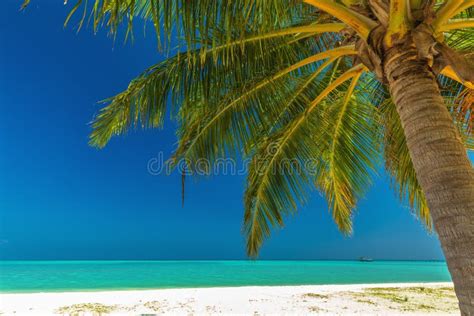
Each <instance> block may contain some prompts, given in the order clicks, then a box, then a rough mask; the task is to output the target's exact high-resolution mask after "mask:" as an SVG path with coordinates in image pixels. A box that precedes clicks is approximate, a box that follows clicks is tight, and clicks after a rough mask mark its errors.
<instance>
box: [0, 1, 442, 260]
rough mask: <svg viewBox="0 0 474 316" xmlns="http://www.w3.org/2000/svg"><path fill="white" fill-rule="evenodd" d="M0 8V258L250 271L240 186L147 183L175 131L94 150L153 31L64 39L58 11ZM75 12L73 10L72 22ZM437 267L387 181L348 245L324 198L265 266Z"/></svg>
mask: <svg viewBox="0 0 474 316" xmlns="http://www.w3.org/2000/svg"><path fill="white" fill-rule="evenodd" d="M20 3H21V1H19V0H2V1H1V3H0V106H1V113H2V114H1V116H0V126H1V131H0V258H2V259H244V258H245V253H244V248H245V247H244V239H243V237H242V234H241V224H242V214H243V205H242V204H243V202H242V201H243V190H244V184H245V177H243V176H215V177H212V178H209V179H200V180H199V181H188V182H187V193H186V201H185V205H184V207H181V196H180V192H181V183H180V176H179V175H177V174H174V175H171V176H165V175H158V176H154V175H151V174H150V173H149V172H148V171H147V164H148V161H149V160H150V159H152V158H154V157H157V155H158V154H159V153H160V152H164V153H165V155H169V154H170V153H171V152H172V150H173V148H174V146H175V142H176V139H175V136H174V130H173V126H172V125H170V124H168V125H167V126H166V128H165V129H164V130H161V131H159V130H148V131H140V130H138V131H134V132H131V133H130V134H128V135H127V136H124V137H118V138H114V139H113V140H112V141H111V143H110V144H109V145H108V146H107V147H106V148H105V149H103V150H100V151H99V150H97V149H94V148H91V147H89V146H88V145H87V140H88V133H89V132H90V126H89V125H88V123H89V122H90V121H91V119H92V117H93V115H94V114H95V113H97V111H98V109H100V105H99V104H98V103H97V101H99V100H102V99H104V98H106V97H109V96H111V95H113V94H115V93H118V92H120V91H121V90H122V89H125V88H126V87H127V84H128V82H129V81H130V80H131V79H133V78H134V77H135V76H136V75H138V74H139V73H140V72H141V71H142V70H144V69H145V68H146V67H149V66H151V65H153V64H154V63H157V62H159V61H160V60H162V59H163V58H164V56H163V55H161V54H160V53H159V52H158V51H157V50H156V43H155V40H154V37H153V36H152V33H151V32H152V29H151V28H149V29H148V34H147V36H146V37H144V36H143V32H141V31H142V28H140V27H137V28H136V30H135V35H136V36H135V37H136V38H135V42H134V43H133V44H132V43H127V44H124V43H123V41H122V38H119V39H118V40H117V41H116V42H115V43H114V42H113V40H112V39H111V38H110V37H107V34H106V31H105V30H102V31H101V32H99V34H97V35H93V33H92V31H91V29H90V28H86V29H83V30H82V31H81V32H80V33H79V34H76V32H75V30H74V27H73V25H71V26H69V27H68V28H66V29H64V28H63V26H62V25H63V22H64V18H65V16H66V14H67V12H68V11H67V8H65V7H64V6H63V5H62V1H58V0H32V1H31V3H32V4H31V6H30V7H29V8H28V10H27V11H26V12H19V11H18V8H19V6H20ZM70 7H71V4H69V8H70ZM359 256H369V257H373V258H377V259H442V258H443V255H442V252H441V249H440V246H439V242H438V240H437V238H436V236H434V235H429V234H428V233H427V232H426V231H425V230H424V228H423V227H422V225H421V223H420V222H418V221H417V220H416V219H415V218H414V216H413V215H412V214H411V213H410V211H409V209H408V208H406V207H404V206H403V205H401V204H400V203H399V202H398V200H397V197H396V194H395V193H394V192H393V191H391V190H390V181H389V180H388V179H387V176H386V175H385V174H384V172H383V170H382V169H381V170H380V177H379V178H377V179H375V180H374V184H373V186H372V187H371V188H370V190H369V191H368V194H367V196H366V198H365V199H363V200H362V201H361V202H360V203H359V206H358V209H357V215H356V217H355V227H354V235H353V236H352V237H351V238H347V237H343V236H341V235H340V234H339V233H338V231H337V229H336V227H335V225H334V224H333V223H332V221H331V218H330V215H329V214H328V211H327V207H326V203H325V202H324V200H323V198H322V197H321V196H320V195H319V194H318V193H317V192H315V193H314V196H313V198H312V199H311V200H310V201H309V202H308V204H306V205H305V206H304V207H301V208H300V210H299V214H298V215H297V216H295V217H293V218H290V219H288V221H287V225H286V227H285V228H284V229H283V230H280V231H276V232H275V233H274V234H273V236H272V238H271V239H270V240H269V241H268V242H267V243H266V244H265V245H264V247H263V249H262V252H261V258H263V259H354V258H358V257H359Z"/></svg>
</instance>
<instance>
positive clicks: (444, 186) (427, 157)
mask: <svg viewBox="0 0 474 316" xmlns="http://www.w3.org/2000/svg"><path fill="white" fill-rule="evenodd" d="M384 71H385V75H386V77H387V80H388V83H389V87H390V92H391V95H392V98H393V100H394V102H395V104H396V107H397V111H398V114H399V115H400V119H401V122H402V126H403V129H404V132H405V137H406V141H407V144H408V148H409V151H410V156H411V159H412V161H413V164H414V167H415V171H416V175H417V178H418V181H419V182H420V185H421V187H422V189H423V192H424V193H425V196H426V200H427V202H428V206H429V208H430V212H431V216H432V218H433V223H434V226H435V230H436V232H437V233H438V236H439V240H440V242H441V246H442V248H443V251H444V255H445V257H446V262H447V264H448V268H449V271H450V273H451V277H452V279H453V282H454V286H455V291H456V295H457V297H458V300H459V307H460V310H461V313H462V314H463V315H474V170H473V168H472V165H471V162H470V161H469V158H468V156H467V153H466V149H465V147H464V145H463V144H462V142H461V139H460V137H459V134H458V132H457V130H456V127H455V126H454V124H453V121H452V118H451V115H450V114H449V112H448V109H447V107H446V105H445V104H444V101H443V98H442V97H441V95H440V91H439V89H438V85H437V82H436V77H435V75H434V74H433V72H432V71H431V69H430V67H429V66H428V62H427V61H425V60H420V59H419V58H418V55H417V51H416V50H415V48H413V46H410V47H395V48H392V49H390V50H389V51H388V52H387V54H386V56H385V61H384Z"/></svg>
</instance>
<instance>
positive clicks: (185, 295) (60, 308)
mask: <svg viewBox="0 0 474 316" xmlns="http://www.w3.org/2000/svg"><path fill="white" fill-rule="evenodd" d="M452 286H453V285H452V283H393V284H371V285H368V284H357V285H310V286H249V287H225V288H224V287H222V288H192V289H160V290H135V291H134V290H130V291H104V292H63V293H28V294H0V313H1V315H140V314H147V315H150V314H152V315H153V314H167V315H213V314H225V315H229V314H233V315H283V314H287V315H308V314H330V315H368V314H370V315H401V314H402V315H426V314H429V315H458V314H459V312H458V310H457V300H456V297H455V295H454V291H453V287H452Z"/></svg>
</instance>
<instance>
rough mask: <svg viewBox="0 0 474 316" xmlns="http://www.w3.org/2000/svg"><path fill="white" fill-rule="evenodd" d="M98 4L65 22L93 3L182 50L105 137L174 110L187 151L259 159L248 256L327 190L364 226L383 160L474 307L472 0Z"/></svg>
mask: <svg viewBox="0 0 474 316" xmlns="http://www.w3.org/2000/svg"><path fill="white" fill-rule="evenodd" d="M28 2H29V1H27V2H26V3H25V5H26V4H28ZM91 2H92V3H91V4H92V5H89V6H88V5H87V3H84V4H83V3H82V1H79V2H78V3H77V4H76V5H75V6H74V7H73V9H72V11H71V14H70V15H69V16H68V18H67V21H68V20H69V18H70V17H71V15H72V14H73V13H74V12H76V11H77V10H84V11H83V13H80V16H82V18H81V19H80V24H79V27H80V26H82V22H83V21H85V20H86V21H87V19H86V16H87V15H88V14H87V12H88V10H91V12H90V17H91V20H92V22H93V28H94V30H97V29H98V28H99V27H100V26H101V25H105V26H106V27H107V28H108V29H109V31H110V32H111V34H112V35H113V36H116V35H117V33H118V31H119V30H121V29H122V30H124V29H125V30H126V37H129V36H131V35H133V21H134V19H135V18H136V17H139V18H142V19H144V20H146V21H151V23H152V24H153V25H154V29H155V33H156V36H157V39H158V43H159V45H160V47H161V48H162V49H165V50H167V51H168V52H171V53H174V56H173V57H170V58H168V59H166V60H165V61H163V62H161V63H158V64H156V65H153V66H152V67H150V68H149V69H147V70H146V71H144V72H143V73H142V74H141V75H140V76H139V77H138V78H136V79H134V80H133V81H131V83H130V85H129V86H128V88H127V89H126V90H125V91H123V92H122V93H120V94H118V95H116V96H114V97H112V98H110V99H108V100H107V101H106V106H105V107H104V108H103V109H102V110H101V112H100V113H99V114H98V115H97V117H96V118H95V120H94V122H93V132H92V134H91V138H90V143H91V144H92V145H93V146H97V147H103V146H105V145H106V144H107V142H108V141H109V140H110V138H111V137H112V136H113V135H119V134H124V133H126V132H127V131H128V130H129V129H131V128H134V127H143V128H158V127H161V126H162V125H163V121H164V117H165V114H166V113H167V111H169V113H170V114H171V117H172V118H173V119H175V120H176V122H177V126H178V132H177V135H178V139H179V142H178V146H177V149H176V152H175V153H174V155H173V157H172V161H173V162H175V163H176V162H177V161H179V160H183V161H185V163H186V165H187V168H188V169H189V170H193V169H194V168H196V167H195V166H196V162H199V161H200V160H202V159H207V161H210V162H211V163H212V162H214V161H216V159H218V158H221V157H229V156H230V157H242V158H251V159H252V160H251V161H252V162H251V163H250V166H249V171H248V182H247V187H246V192H245V202H244V204H245V215H244V232H245V235H246V237H247V252H248V254H249V255H250V256H256V255H257V254H258V250H259V248H260V246H261V245H262V242H263V241H264V239H265V238H267V237H268V236H269V234H270V230H271V229H272V227H280V226H283V220H284V218H285V217H286V216H287V215H289V214H293V213H295V212H296V210H297V206H298V205H301V203H303V202H304V200H305V197H306V196H307V195H308V194H309V193H310V192H311V190H312V189H314V188H316V189H317V190H319V191H320V192H321V193H322V194H323V195H324V196H325V197H326V199H327V202H328V205H329V208H330V210H331V212H332V216H333V218H334V221H335V223H336V224H337V226H338V227H339V229H340V230H341V231H342V232H343V233H345V234H350V233H351V230H352V225H351V219H352V216H353V213H354V209H355V207H356V203H357V200H358V199H359V198H360V197H361V196H362V194H363V193H364V191H365V190H366V189H367V187H368V186H369V184H370V181H371V177H372V176H373V175H374V170H375V169H376V168H377V164H378V162H379V161H380V160H381V159H384V161H385V167H386V169H387V171H388V173H389V174H390V175H391V176H392V178H393V185H394V188H395V189H396V190H397V191H398V193H399V195H400V198H401V199H402V200H405V199H407V200H408V201H409V203H410V205H411V207H412V209H413V210H414V211H415V212H416V214H418V215H419V217H420V218H421V219H422V220H423V221H424V222H425V223H426V226H427V227H428V228H429V229H430V228H431V226H432V223H433V226H434V228H435V230H436V232H437V234H438V236H439V239H440V242H441V245H442V248H443V251H444V254H445V257H446V261H447V264H448V267H449V271H450V273H451V276H452V279H453V282H454V285H455V291H456V294H457V297H458V299H459V306H460V310H461V312H462V314H464V315H474V172H473V169H472V165H471V162H470V160H469V158H468V156H467V153H466V150H467V149H472V148H474V146H473V145H474V139H473V137H472V127H473V118H472V113H473V112H472V111H473V100H474V68H473V67H472V61H473V60H474V59H473V46H474V31H473V29H472V27H474V20H473V13H474V10H473V9H472V6H473V5H474V1H473V0H438V1H434V0H431V1H430V0H425V1H422V0H401V1H400V0H339V1H337V0H304V1H301V0H299V1H298V0H286V1H280V0H278V1H275V0H232V1H219V0H200V1H190V0H160V1H158V0H94V1H91ZM67 21H66V22H67ZM122 24H125V25H124V27H121V25H122ZM176 36H178V37H179V38H180V41H179V43H180V44H179V45H178V47H177V48H173V49H172V48H170V44H171V37H173V38H174V37H176ZM167 104H170V109H169V110H168V109H167ZM288 161H290V162H291V163H288ZM307 162H311V168H302V167H307V166H306V164H307ZM201 165H202V164H201ZM208 167H209V166H208Z"/></svg>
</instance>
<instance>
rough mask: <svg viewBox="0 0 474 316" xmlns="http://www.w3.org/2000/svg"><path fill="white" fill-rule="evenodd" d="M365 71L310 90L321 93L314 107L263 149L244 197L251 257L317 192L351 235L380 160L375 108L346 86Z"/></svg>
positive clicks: (321, 81) (327, 77) (326, 78)
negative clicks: (358, 207)
mask: <svg viewBox="0 0 474 316" xmlns="http://www.w3.org/2000/svg"><path fill="white" fill-rule="evenodd" d="M361 70H362V68H361V67H356V68H352V69H350V70H349V71H348V72H345V73H344V74H342V75H340V76H338V77H337V78H336V79H335V80H334V82H332V83H331V82H330V81H332V77H333V73H332V72H326V73H324V74H323V75H324V79H319V80H318V82H317V84H318V88H317V89H314V88H313V89H314V90H311V91H313V92H314V91H315V90H316V92H317V96H315V98H314V99H313V101H312V102H311V103H309V104H308V105H307V106H306V107H305V108H304V109H303V110H302V111H301V112H300V113H299V114H297V115H295V116H294V117H293V119H292V121H291V122H290V123H289V124H285V125H282V128H281V129H279V130H277V131H275V132H274V133H273V134H271V136H270V137H268V138H266V139H263V140H262V141H260V142H259V143H258V148H257V149H256V153H255V156H254V159H253V162H252V164H251V168H250V170H249V176H248V187H247V189H246V194H245V215H244V231H245V234H246V236H247V252H248V254H249V255H251V256H256V255H257V253H258V250H259V248H260V246H261V245H262V243H263V241H264V239H265V238H267V237H268V236H269V234H270V230H271V227H272V226H282V225H283V218H284V217H285V216H286V215H288V214H292V213H294V212H295V211H296V209H297V205H298V204H299V203H304V201H305V197H306V193H307V191H308V190H310V189H311V188H312V187H314V186H316V188H318V189H320V190H321V191H322V192H323V193H324V194H325V195H326V198H327V199H328V203H329V204H330V207H331V209H332V213H333V216H334V219H335V221H336V223H337V224H338V226H339V228H340V229H341V230H342V231H344V232H346V233H349V232H350V219H351V213H352V209H353V208H354V207H355V203H356V200H357V198H358V197H360V194H361V193H362V191H363V190H364V189H365V187H366V185H367V184H368V182H369V180H368V179H370V174H371V171H372V170H373V168H374V165H375V164H374V157H376V156H377V155H376V151H375V148H376V146H375V144H374V140H375V139H376V137H375V134H374V132H375V131H376V128H375V126H374V122H376V120H374V114H375V112H374V108H373V107H372V106H371V105H369V104H367V103H364V102H359V101H358V100H355V97H354V96H353V93H352V91H353V90H354V88H355V86H352V85H350V86H349V87H345V86H344V83H345V82H346V81H347V80H349V79H351V78H353V77H356V78H358V77H359V76H360V74H361ZM353 82H354V85H355V83H356V82H357V80H354V81H353ZM337 88H340V89H341V91H342V92H338V91H336V89H337ZM308 97H309V95H308ZM335 134H336V137H334V136H335ZM351 153H352V154H351ZM348 209H350V211H349V210H348Z"/></svg>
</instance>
